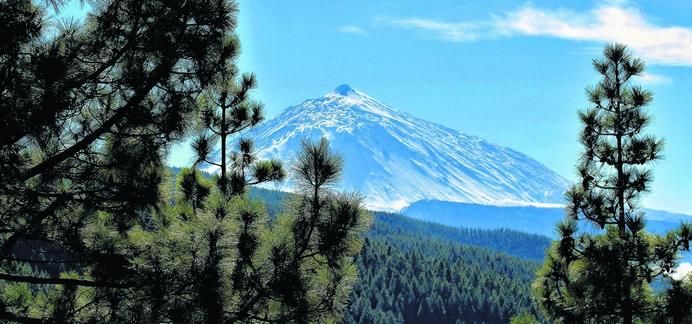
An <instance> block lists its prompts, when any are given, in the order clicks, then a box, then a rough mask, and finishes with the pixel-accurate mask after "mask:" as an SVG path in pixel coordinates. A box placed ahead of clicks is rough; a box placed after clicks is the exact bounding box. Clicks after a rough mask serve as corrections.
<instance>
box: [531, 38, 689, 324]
mask: <svg viewBox="0 0 692 324" xmlns="http://www.w3.org/2000/svg"><path fill="white" fill-rule="evenodd" d="M603 55H604V58H603V59H598V60H594V61H593V66H594V69H595V70H596V71H597V72H598V73H599V74H600V75H601V76H602V79H601V81H600V82H599V83H598V84H597V85H596V86H595V87H591V88H588V89H587V95H588V99H589V101H590V103H591V105H592V106H591V107H590V108H588V109H586V110H585V111H581V112H580V113H579V118H580V120H581V123H582V125H583V129H582V132H581V136H580V142H581V144H582V145H583V146H584V152H583V153H582V157H581V161H580V164H579V166H578V168H577V171H578V174H579V176H580V178H581V181H580V183H578V184H576V185H574V186H573V187H572V188H571V189H570V190H569V192H568V193H567V197H568V199H569V207H568V212H567V218H566V220H565V221H564V222H563V223H562V224H560V225H559V226H558V232H559V234H560V236H561V239H560V240H559V241H557V242H555V243H554V244H553V246H552V247H551V249H550V250H549V255H548V257H547V259H546V261H545V263H544V265H543V267H542V268H541V270H540V271H539V273H538V277H537V279H536V281H535V283H534V289H535V295H536V297H537V299H538V301H539V304H540V305H541V306H542V309H543V310H544V311H545V313H546V314H547V315H548V316H549V317H550V318H552V319H554V320H556V321H561V322H568V323H604V322H618V323H633V322H637V321H640V322H650V321H653V320H654V319H656V318H657V319H661V318H667V315H666V311H665V309H666V305H665V304H670V303H678V302H680V301H679V300H677V298H676V297H671V296H678V295H677V294H668V296H669V297H670V298H668V300H665V299H664V298H660V297H658V298H657V296H655V294H653V293H652V290H651V288H650V287H649V283H650V282H651V281H652V280H659V279H665V280H673V279H672V278H670V277H669V275H670V273H671V271H672V270H673V269H674V267H675V265H676V258H677V255H678V253H679V251H681V250H689V242H690V239H692V231H691V227H690V225H689V224H683V225H682V226H681V228H680V229H679V230H677V231H673V232H669V233H667V234H666V235H664V236H660V235H654V234H650V233H647V232H646V230H645V218H644V212H643V211H642V210H641V206H640V204H639V198H640V196H641V194H642V193H644V192H646V191H647V190H648V188H649V184H650V182H651V179H652V171H651V169H650V168H649V167H648V166H649V165H650V164H651V162H653V161H656V160H658V159H660V158H661V150H662V148H663V141H662V140H660V139H657V138H656V137H654V136H653V135H649V134H646V133H645V132H644V130H645V128H646V126H647V125H648V124H649V122H650V120H651V115H650V114H649V112H648V110H647V108H646V107H647V105H648V104H649V103H650V102H651V100H652V94H651V92H649V91H647V90H644V89H643V88H641V87H639V86H637V85H633V81H634V79H633V78H634V77H636V76H640V75H641V74H642V73H643V71H644V62H642V61H641V60H640V59H637V58H633V57H632V56H631V54H630V52H629V51H628V49H627V48H626V46H624V45H620V44H609V45H607V46H606V47H605V49H604V51H603ZM590 225H595V227H596V228H595V229H592V227H590ZM675 286H678V285H677V284H676V285H675ZM680 311H682V312H683V313H684V316H683V317H684V318H686V320H687V321H689V320H690V319H692V317H691V316H692V309H689V308H688V309H683V310H680ZM683 317H680V316H678V317H677V318H678V319H666V320H665V321H666V322H673V323H681V321H680V320H679V318H683Z"/></svg>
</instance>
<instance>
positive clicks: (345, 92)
mask: <svg viewBox="0 0 692 324" xmlns="http://www.w3.org/2000/svg"><path fill="white" fill-rule="evenodd" d="M331 93H332V94H335V95H339V96H349V95H352V94H355V93H356V90H354V89H353V88H351V86H350V85H348V84H345V83H344V84H342V85H340V86H338V87H336V89H334V91H332V92H331Z"/></svg>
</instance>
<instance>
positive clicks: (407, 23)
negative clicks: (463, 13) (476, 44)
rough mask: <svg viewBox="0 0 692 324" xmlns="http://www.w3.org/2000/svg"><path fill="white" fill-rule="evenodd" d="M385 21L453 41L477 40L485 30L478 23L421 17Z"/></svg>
mask: <svg viewBox="0 0 692 324" xmlns="http://www.w3.org/2000/svg"><path fill="white" fill-rule="evenodd" d="M385 21H386V22H387V23H389V24H391V25H394V26H397V27H401V28H404V29H412V30H421V31H428V32H433V33H436V34H437V35H438V36H439V37H440V38H442V39H444V40H448V41H452V42H464V41H471V40H476V39H478V38H480V36H481V33H482V31H483V30H482V28H481V26H479V25H478V24H476V23H463V22H462V23H449V22H443V21H436V20H431V19H421V18H407V19H386V20H385Z"/></svg>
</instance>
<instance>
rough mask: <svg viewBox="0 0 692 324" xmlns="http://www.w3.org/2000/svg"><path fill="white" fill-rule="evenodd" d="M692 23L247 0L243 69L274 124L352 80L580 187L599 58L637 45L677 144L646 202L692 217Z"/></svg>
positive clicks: (613, 13)
mask: <svg viewBox="0 0 692 324" xmlns="http://www.w3.org/2000/svg"><path fill="white" fill-rule="evenodd" d="M74 8H76V7H74ZM71 12H77V11H76V10H74V9H68V10H66V11H65V12H64V14H69V13H71ZM690 12H692V2H691V1H665V2H664V1H645V2H641V3H638V2H629V1H565V2H556V1H532V2H518V1H458V0H450V1H424V2H423V1H400V0H397V1H393V0H389V1H367V0H363V1H318V0H314V1H300V2H293V1H247V0H241V1H240V17H239V24H240V25H239V29H238V33H239V35H240V39H241V42H242V46H243V54H242V56H241V59H240V61H239V64H240V67H241V69H242V70H244V71H251V72H254V73H256V74H257V76H258V79H259V84H260V87H259V89H258V90H257V91H256V92H255V96H256V98H258V99H260V100H261V101H263V102H264V103H265V105H266V112H267V115H268V117H273V116H275V115H276V114H278V113H279V112H281V111H282V110H283V109H285V108H286V107H288V106H291V105H294V104H297V103H300V102H301V101H303V100H304V99H307V98H314V97H319V96H321V95H323V94H324V93H326V92H328V91H330V90H332V89H333V88H334V87H336V86H337V85H339V84H342V83H348V84H350V85H351V86H352V87H354V88H356V89H359V90H361V91H363V92H365V93H367V94H369V95H370V96H372V97H374V98H377V99H379V100H381V101H383V102H385V103H387V104H389V105H391V106H393V107H395V108H397V109H399V110H403V111H406V112H409V113H411V114H413V115H415V116H417V117H420V118H424V119H427V120H430V121H433V122H437V123H440V124H443V125H445V126H448V127H451V128H454V129H457V130H459V131H461V132H464V133H467V134H472V135H477V136H481V137H483V138H485V139H487V140H489V141H491V142H494V143H497V144H501V145H505V146H508V147H511V148H514V149H516V150H518V151H521V152H524V153H526V154H528V155H530V156H532V157H533V158H535V159H537V160H538V161H540V162H542V163H544V164H546V165H547V166H548V167H550V168H552V169H553V170H555V171H557V172H558V173H559V174H561V175H563V176H564V177H565V178H567V179H570V180H573V179H574V178H575V172H574V165H575V163H576V159H577V157H578V152H579V149H580V147H579V145H578V143H577V133H578V131H579V124H578V122H577V115H576V111H577V109H581V108H584V107H586V106H587V102H586V99H585V95H584V87H585V86H587V85H589V84H593V83H595V82H596V81H597V80H598V78H597V74H596V73H595V72H594V71H593V70H592V68H591V59H592V58H594V57H598V56H599V55H600V50H601V48H602V46H603V44H604V43H605V42H609V41H620V42H624V43H627V44H629V45H630V47H631V48H632V50H633V52H634V53H635V54H636V55H638V56H640V57H642V58H643V59H644V60H645V61H646V62H647V63H648V70H647V74H646V76H645V77H644V78H642V79H641V80H640V81H641V83H642V84H643V85H645V86H646V87H647V88H649V89H651V90H652V91H653V92H654V102H653V104H652V105H651V112H652V113H653V114H654V115H655V120H654V123H653V126H652V127H651V128H650V131H651V132H652V133H654V134H656V135H658V136H662V137H664V138H665V140H666V149H665V160H663V161H660V162H658V163H657V164H656V165H655V181H654V184H653V186H652V192H651V193H650V194H649V195H647V196H646V198H645V200H644V204H645V205H646V206H647V207H651V208H658V209H665V210H670V211H678V212H685V213H692V183H690V181H689V180H692V172H691V171H690V169H689V164H690V163H689V161H692V145H690V144H691V143H690V142H691V140H692V127H690V122H692V110H691V109H690V108H691V107H690V104H689V103H690V102H691V100H690V99H691V98H692V94H691V93H690V89H692V22H691V21H690V20H689V13H690ZM185 152H186V150H182V149H180V146H178V147H177V148H176V149H175V150H174V152H173V154H172V155H171V158H170V161H171V163H173V164H184V163H186V162H187V161H188V159H189V158H188V157H187V154H186V153H185Z"/></svg>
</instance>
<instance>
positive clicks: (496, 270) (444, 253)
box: [249, 188, 550, 323]
mask: <svg viewBox="0 0 692 324" xmlns="http://www.w3.org/2000/svg"><path fill="white" fill-rule="evenodd" d="M249 194H250V197H253V198H255V199H260V200H263V201H264V202H265V203H266V204H267V208H268V209H269V210H279V209H280V207H279V206H280V204H281V201H282V200H284V199H287V197H288V196H289V194H286V193H281V192H277V191H271V190H266V189H260V188H253V189H251V190H250V193H249ZM366 237H367V238H366V240H365V244H364V246H363V249H362V251H361V253H360V254H359V255H358V257H357V259H356V260H357V266H358V280H357V281H356V283H355V285H354V287H353V291H352V295H351V302H350V307H349V308H348V312H347V314H346V317H345V318H344V320H345V321H346V322H348V323H419V322H430V323H457V322H458V323H462V322H463V323H506V322H509V320H510V318H512V317H513V316H516V315H518V314H524V313H528V314H531V315H534V316H535V317H537V318H540V315H539V313H538V310H537V307H536V305H535V304H534V302H533V299H532V297H531V288H530V284H531V282H532V281H533V280H534V273H535V272H536V270H537V269H538V266H539V263H538V261H540V260H542V259H543V258H544V257H545V250H546V249H547V248H548V247H549V245H550V240H549V239H548V238H546V237H543V236H539V235H531V234H525V233H521V232H515V231H511V230H478V229H464V228H453V227H448V226H444V225H439V224H435V223H429V222H424V221H419V220H414V219H411V218H408V217H405V216H401V215H398V214H392V213H382V212H375V220H374V222H373V225H372V227H371V229H370V231H369V232H368V234H367V236H366Z"/></svg>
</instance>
